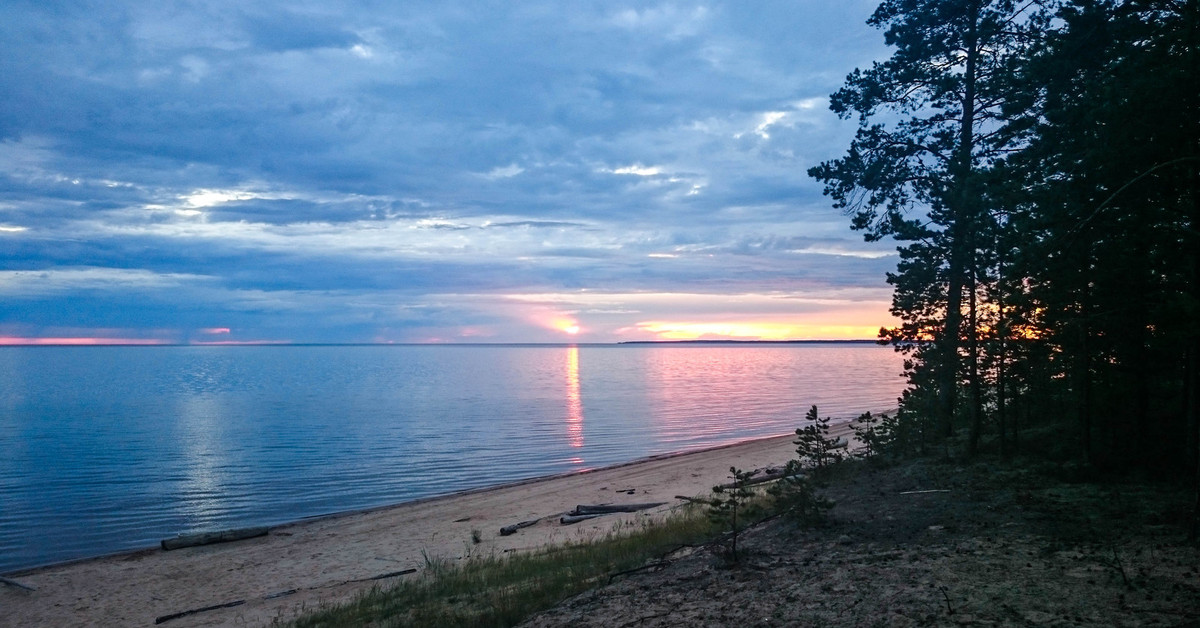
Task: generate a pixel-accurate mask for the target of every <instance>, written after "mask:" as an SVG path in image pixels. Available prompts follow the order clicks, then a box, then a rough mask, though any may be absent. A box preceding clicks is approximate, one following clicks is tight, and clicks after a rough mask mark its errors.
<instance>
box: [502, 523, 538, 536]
mask: <svg viewBox="0 0 1200 628" xmlns="http://www.w3.org/2000/svg"><path fill="white" fill-rule="evenodd" d="M539 521H541V519H531V520H529V521H522V522H520V523H514V524H512V525H510V526H504V527H503V528H500V536H511V535H513V534H516V533H517V530H520V529H521V528H528V527H529V526H531V525H533V524H535V523H537V522H539Z"/></svg>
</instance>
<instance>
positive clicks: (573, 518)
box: [558, 514, 603, 526]
mask: <svg viewBox="0 0 1200 628" xmlns="http://www.w3.org/2000/svg"><path fill="white" fill-rule="evenodd" d="M602 516H603V515H600V514H595V515H563V516H561V517H559V518H558V522H559V523H560V524H562V525H565V526H569V525H571V524H572V523H579V522H580V521H587V520H588V519H595V518H596V517H602Z"/></svg>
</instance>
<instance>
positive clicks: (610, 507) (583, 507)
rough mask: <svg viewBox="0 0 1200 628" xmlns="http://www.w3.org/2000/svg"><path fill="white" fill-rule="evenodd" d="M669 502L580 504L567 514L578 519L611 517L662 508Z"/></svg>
mask: <svg viewBox="0 0 1200 628" xmlns="http://www.w3.org/2000/svg"><path fill="white" fill-rule="evenodd" d="M665 503H667V502H653V503H648V504H592V505H587V504H580V505H578V506H576V507H575V510H572V511H571V512H569V513H567V514H568V515H570V516H575V517H578V516H580V515H610V514H612V513H615V512H637V511H639V510H646V509H647V508H654V507H655V506H662V505H663V504H665Z"/></svg>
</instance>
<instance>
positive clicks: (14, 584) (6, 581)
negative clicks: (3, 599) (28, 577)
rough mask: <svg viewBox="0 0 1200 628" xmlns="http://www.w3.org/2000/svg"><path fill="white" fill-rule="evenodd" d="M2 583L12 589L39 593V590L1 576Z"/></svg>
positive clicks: (0, 581)
mask: <svg viewBox="0 0 1200 628" xmlns="http://www.w3.org/2000/svg"><path fill="white" fill-rule="evenodd" d="M0 583H2V584H7V585H8V586H10V587H16V588H18V589H25V590H26V591H37V589H36V588H34V587H31V586H29V585H27V584H22V583H20V582H17V581H16V580H10V579H8V578H5V577H3V576H0Z"/></svg>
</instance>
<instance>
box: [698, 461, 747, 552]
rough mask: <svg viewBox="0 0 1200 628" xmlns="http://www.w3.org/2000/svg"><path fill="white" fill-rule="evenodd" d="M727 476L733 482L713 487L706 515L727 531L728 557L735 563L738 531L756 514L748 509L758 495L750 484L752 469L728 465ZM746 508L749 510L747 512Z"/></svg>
mask: <svg viewBox="0 0 1200 628" xmlns="http://www.w3.org/2000/svg"><path fill="white" fill-rule="evenodd" d="M729 477H730V478H732V479H733V482H731V483H729V485H728V486H723V485H718V486H714V487H713V497H712V499H710V500H709V502H708V517H709V519H711V520H712V522H713V523H714V524H716V525H717V526H720V527H721V528H723V529H726V530H728V531H729V559H730V560H731V561H732V562H735V563H736V562H737V560H738V553H737V542H738V532H740V531H741V530H742V528H745V527H746V522H747V520H749V519H750V517H751V516H753V515H754V514H757V513H755V512H754V511H753V510H750V509H751V505H752V503H753V501H754V500H755V498H756V497H758V496H759V495H758V492H757V491H756V490H754V488H753V487H752V486H751V485H750V480H751V479H752V478H753V477H754V472H753V471H743V470H741V469H738V468H737V467H729ZM748 510H750V512H747V511H748ZM739 511H740V513H739ZM739 514H740V515H741V520H740V521H739V520H738V515H739Z"/></svg>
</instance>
